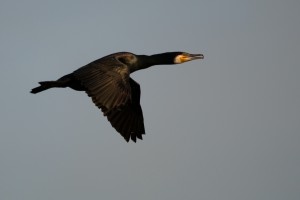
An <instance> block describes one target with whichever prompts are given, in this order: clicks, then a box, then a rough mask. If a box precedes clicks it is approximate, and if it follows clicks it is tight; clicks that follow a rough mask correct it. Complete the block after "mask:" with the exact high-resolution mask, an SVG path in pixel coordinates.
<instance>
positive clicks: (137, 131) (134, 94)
mask: <svg viewBox="0 0 300 200" xmlns="http://www.w3.org/2000/svg"><path fill="white" fill-rule="evenodd" d="M129 84H130V87H131V100H130V101H128V102H127V103H126V104H125V105H124V106H121V107H119V108H114V109H111V110H107V109H105V108H102V111H103V112H104V115H105V116H107V119H108V120H109V121H110V123H111V125H112V126H113V127H114V128H115V129H116V130H117V131H118V132H119V133H120V134H121V135H122V136H123V137H124V139H125V140H126V141H127V142H128V141H129V140H130V139H131V140H132V141H134V142H136V138H138V139H141V140H142V139H143V138H142V135H143V134H145V127H144V118H143V111H142V108H141V105H140V96H141V90H140V85H139V84H138V83H137V82H135V81H134V80H133V79H131V78H129Z"/></svg>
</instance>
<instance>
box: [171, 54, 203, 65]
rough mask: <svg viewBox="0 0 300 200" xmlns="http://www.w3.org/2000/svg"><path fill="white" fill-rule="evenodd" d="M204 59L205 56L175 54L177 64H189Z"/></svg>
mask: <svg viewBox="0 0 300 200" xmlns="http://www.w3.org/2000/svg"><path fill="white" fill-rule="evenodd" d="M203 58H204V55H203V54H189V53H186V52H174V60H173V62H174V63H175V64H181V63H184V62H188V61H191V60H196V59H203Z"/></svg>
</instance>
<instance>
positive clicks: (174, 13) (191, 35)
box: [0, 0, 300, 200]
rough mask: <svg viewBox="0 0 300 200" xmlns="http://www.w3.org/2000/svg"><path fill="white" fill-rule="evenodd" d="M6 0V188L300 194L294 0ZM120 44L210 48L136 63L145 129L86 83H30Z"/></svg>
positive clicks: (110, 195)
mask: <svg viewBox="0 0 300 200" xmlns="http://www.w3.org/2000/svg"><path fill="white" fill-rule="evenodd" d="M0 4H1V6H0V27H1V31H0V43H1V45H0V55H1V59H0V66H1V73H0V90H1V92H2V93H1V104H0V109H1V112H0V113H1V114H0V121H1V128H0V130H1V133H0V163H1V167H0V177H1V178H0V199H1V200H19V199H22V200H41V199H43V200H52V199H63V200H79V199H106V200H110V199H123V200H127V199H128V200H129V199H130V200H133V199H139V200H140V199H143V200H152V199H172V200H182V199H192V200H195V199H205V200H216V199H222V200H241V199H242V200H254V199H255V200H256V199H259V200H260V199H263V200H266V199H272V200H282V199H289V200H294V199H295V200H296V199H297V200H298V199H299V196H300V168H299V166H300V145H299V142H300V134H299V130H300V125H299V124H300V123H299V122H300V121H299V120H300V101H299V99H300V90H299V89H300V80H299V75H300V68H299V66H300V65H299V61H298V59H299V56H300V39H299V36H300V12H299V10H300V1H298V0H286V1H277V0H272V1H271V0H253V1H245V0H222V1H221V0H209V1H208V0H207V1H200V0H197V1H196V0H194V1H178V0H176V1H171V0H169V1H162V0H151V1H147V2H146V1H111V0H110V1H106V2H104V1H86V0H85V1H70V0H60V1H53V0H51V1H37V0H36V1H33V0H28V1H10V0H9V1H8V0H1V2H0ZM118 51H130V52H133V53H136V54H154V53H161V52H166V51H187V52H190V53H203V54H204V55H205V59H204V60H203V61H194V62H190V63H186V64H183V65H174V66H156V67H153V68H150V69H147V70H143V71H140V72H136V73H135V74H133V75H132V77H133V78H134V79H135V80H136V81H137V82H139V83H140V85H141V89H142V99H141V104H142V107H143V111H144V118H145V127H146V136H145V137H144V140H143V141H138V143H136V144H135V143H133V142H130V143H126V142H125V140H124V139H123V138H122V137H121V136H120V135H119V134H118V133H117V132H116V131H115V130H114V129H113V128H112V127H111V125H110V123H109V122H108V121H107V120H106V118H105V117H103V115H102V113H101V112H100V110H98V109H97V108H96V107H95V106H94V105H93V103H92V101H91V99H90V98H88V97H87V95H86V94H85V93H83V92H76V91H72V90H70V89H52V90H48V91H46V92H43V93H40V94H38V95H32V94H30V93H29V91H30V89H31V88H32V87H35V86H37V82H38V81H45V80H55V79H57V78H59V77H61V76H62V75H65V74H67V73H70V72H72V71H73V70H75V69H77V68H79V67H81V66H82V65H85V64H87V63H89V62H91V61H93V60H95V59H97V58H100V57H102V56H105V55H107V54H110V53H114V52H118Z"/></svg>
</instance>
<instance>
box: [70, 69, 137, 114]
mask: <svg viewBox="0 0 300 200" xmlns="http://www.w3.org/2000/svg"><path fill="white" fill-rule="evenodd" d="M73 75H74V76H75V78H76V79H77V80H79V81H80V82H81V84H82V85H83V87H84V88H85V91H86V93H87V94H88V96H90V97H91V98H92V100H93V102H94V103H95V105H96V106H97V107H98V108H103V107H104V108H105V109H107V110H110V109H113V108H117V107H120V106H122V105H125V104H126V102H127V101H128V100H129V99H130V98H131V87H130V84H129V70H128V68H127V67H126V66H124V65H120V64H119V65H118V64H116V65H107V64H105V65H104V64H101V63H90V64H88V65H86V66H84V67H82V68H79V69H78V70H76V71H74V72H73Z"/></svg>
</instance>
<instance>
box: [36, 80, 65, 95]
mask: <svg viewBox="0 0 300 200" xmlns="http://www.w3.org/2000/svg"><path fill="white" fill-rule="evenodd" d="M39 84H40V86H38V87H36V88H33V89H32V90H31V93H33V94H36V93H39V92H42V91H44V90H48V89H50V88H54V87H60V86H61V83H60V82H59V81H42V82H39Z"/></svg>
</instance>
